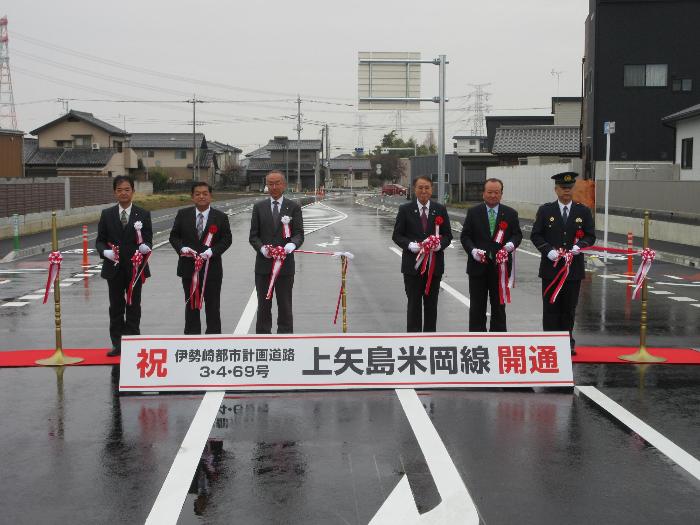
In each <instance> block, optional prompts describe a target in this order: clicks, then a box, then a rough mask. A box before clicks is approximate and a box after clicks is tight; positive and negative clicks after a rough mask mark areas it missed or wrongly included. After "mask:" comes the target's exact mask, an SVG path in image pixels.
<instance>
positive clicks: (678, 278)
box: [664, 275, 683, 281]
mask: <svg viewBox="0 0 700 525" xmlns="http://www.w3.org/2000/svg"><path fill="white" fill-rule="evenodd" d="M664 277H668V278H669V279H676V280H678V281H682V280H683V277H678V276H677V275H664Z"/></svg>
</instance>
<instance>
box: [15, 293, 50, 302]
mask: <svg viewBox="0 0 700 525" xmlns="http://www.w3.org/2000/svg"><path fill="white" fill-rule="evenodd" d="M43 298H44V296H43V295H39V294H37V295H25V296H23V297H20V298H19V299H18V301H34V300H36V299H43Z"/></svg>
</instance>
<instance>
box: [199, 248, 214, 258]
mask: <svg viewBox="0 0 700 525" xmlns="http://www.w3.org/2000/svg"><path fill="white" fill-rule="evenodd" d="M212 255H214V252H212V251H211V248H207V249H206V250H204V251H203V252H202V253H200V254H199V256H200V257H201V258H202V259H204V260H205V261H206V260H207V259H209V257H211V256H212Z"/></svg>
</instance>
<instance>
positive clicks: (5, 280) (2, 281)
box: [0, 279, 10, 284]
mask: <svg viewBox="0 0 700 525" xmlns="http://www.w3.org/2000/svg"><path fill="white" fill-rule="evenodd" d="M9 282H10V280H9V279H0V284H7V283H9Z"/></svg>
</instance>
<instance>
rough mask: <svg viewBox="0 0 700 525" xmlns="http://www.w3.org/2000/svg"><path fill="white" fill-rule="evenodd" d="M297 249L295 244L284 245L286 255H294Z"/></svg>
mask: <svg viewBox="0 0 700 525" xmlns="http://www.w3.org/2000/svg"><path fill="white" fill-rule="evenodd" d="M296 249H297V245H296V244H294V243H293V242H288V243H287V244H285V245H284V253H287V254H289V253H292V252H293V251H294V250H296Z"/></svg>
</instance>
